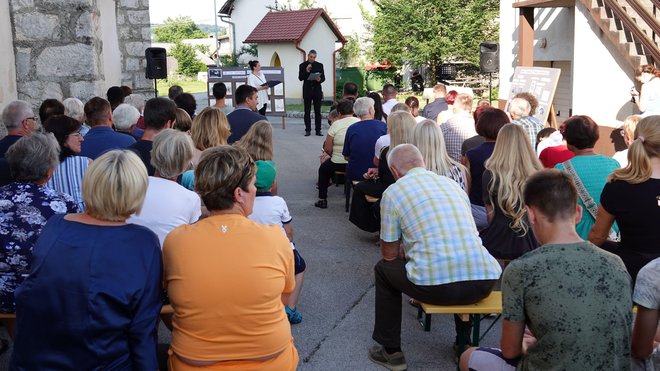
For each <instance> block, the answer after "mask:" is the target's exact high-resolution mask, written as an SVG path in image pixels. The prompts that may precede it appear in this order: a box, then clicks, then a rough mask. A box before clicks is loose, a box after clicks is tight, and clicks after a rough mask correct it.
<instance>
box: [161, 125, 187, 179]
mask: <svg viewBox="0 0 660 371" xmlns="http://www.w3.org/2000/svg"><path fill="white" fill-rule="evenodd" d="M192 157H193V142H192V139H190V135H188V134H186V133H184V132H182V131H179V130H174V129H165V130H163V131H161V132H160V133H158V135H156V138H154V146H153V149H152V150H151V164H152V165H153V166H154V168H155V169H156V171H157V172H158V174H160V176H162V177H163V178H167V179H171V178H175V177H177V176H179V175H181V174H183V173H184V172H185V171H186V170H187V169H188V166H189V165H190V161H191V160H192Z"/></svg>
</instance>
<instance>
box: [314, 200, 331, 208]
mask: <svg viewBox="0 0 660 371" xmlns="http://www.w3.org/2000/svg"><path fill="white" fill-rule="evenodd" d="M314 206H316V207H318V208H319V209H327V208H328V200H325V199H321V200H318V201H316V202H315V203H314Z"/></svg>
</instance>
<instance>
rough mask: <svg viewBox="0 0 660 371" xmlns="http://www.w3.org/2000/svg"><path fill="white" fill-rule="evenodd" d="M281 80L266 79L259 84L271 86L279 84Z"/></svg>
mask: <svg viewBox="0 0 660 371" xmlns="http://www.w3.org/2000/svg"><path fill="white" fill-rule="evenodd" d="M281 83H282V81H280V80H268V81H266V82H265V83H263V84H261V86H268V87H269V88H272V87H273V86H275V85H279V84H281Z"/></svg>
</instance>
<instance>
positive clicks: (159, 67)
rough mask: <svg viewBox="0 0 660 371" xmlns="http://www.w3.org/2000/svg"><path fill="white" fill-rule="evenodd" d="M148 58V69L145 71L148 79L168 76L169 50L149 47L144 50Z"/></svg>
mask: <svg viewBox="0 0 660 371" xmlns="http://www.w3.org/2000/svg"><path fill="white" fill-rule="evenodd" d="M144 57H145V58H147V69H146V70H145V71H144V74H145V77H146V78H148V79H164V78H166V77H167V51H166V50H165V49H164V48H147V49H146V50H145V51H144Z"/></svg>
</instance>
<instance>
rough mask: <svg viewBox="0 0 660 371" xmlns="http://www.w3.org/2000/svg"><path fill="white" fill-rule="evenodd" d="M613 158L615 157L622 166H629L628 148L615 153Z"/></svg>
mask: <svg viewBox="0 0 660 371" xmlns="http://www.w3.org/2000/svg"><path fill="white" fill-rule="evenodd" d="M612 158H613V159H615V160H616V161H617V162H618V163H619V165H621V167H622V168H624V167H626V166H628V148H626V149H624V150H623V151H619V152H617V153H615V154H614V156H612Z"/></svg>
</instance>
